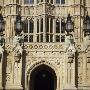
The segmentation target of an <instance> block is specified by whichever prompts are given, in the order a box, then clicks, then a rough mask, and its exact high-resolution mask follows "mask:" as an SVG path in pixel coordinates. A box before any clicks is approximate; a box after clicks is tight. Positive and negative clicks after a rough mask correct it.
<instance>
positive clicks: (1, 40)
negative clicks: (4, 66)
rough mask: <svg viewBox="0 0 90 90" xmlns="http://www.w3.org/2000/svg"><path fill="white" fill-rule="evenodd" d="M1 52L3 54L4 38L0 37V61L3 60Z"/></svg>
mask: <svg viewBox="0 0 90 90" xmlns="http://www.w3.org/2000/svg"><path fill="white" fill-rule="evenodd" d="M3 52H4V37H3V36H0V61H1V59H2V58H3Z"/></svg>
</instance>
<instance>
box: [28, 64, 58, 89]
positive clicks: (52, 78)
mask: <svg viewBox="0 0 90 90" xmlns="http://www.w3.org/2000/svg"><path fill="white" fill-rule="evenodd" d="M56 85H57V83H56V75H55V72H54V70H53V69H51V68H50V67H48V66H47V65H41V66H39V67H37V68H36V69H35V70H34V71H32V73H31V76H30V82H29V90H56Z"/></svg>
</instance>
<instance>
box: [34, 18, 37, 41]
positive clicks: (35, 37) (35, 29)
mask: <svg viewBox="0 0 90 90" xmlns="http://www.w3.org/2000/svg"><path fill="white" fill-rule="evenodd" d="M36 33H37V18H36V17H34V42H37V35H36Z"/></svg>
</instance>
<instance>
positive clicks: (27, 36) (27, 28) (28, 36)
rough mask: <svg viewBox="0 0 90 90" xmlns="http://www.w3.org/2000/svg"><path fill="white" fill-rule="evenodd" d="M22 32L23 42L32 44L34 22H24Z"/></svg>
mask: <svg viewBox="0 0 90 90" xmlns="http://www.w3.org/2000/svg"><path fill="white" fill-rule="evenodd" d="M23 31H24V42H33V33H34V21H33V20H25V21H24V30H23Z"/></svg>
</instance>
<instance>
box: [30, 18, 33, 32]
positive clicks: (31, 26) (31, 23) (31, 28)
mask: <svg viewBox="0 0 90 90" xmlns="http://www.w3.org/2000/svg"><path fill="white" fill-rule="evenodd" d="M33 29H34V22H33V20H30V21H29V33H33Z"/></svg>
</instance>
